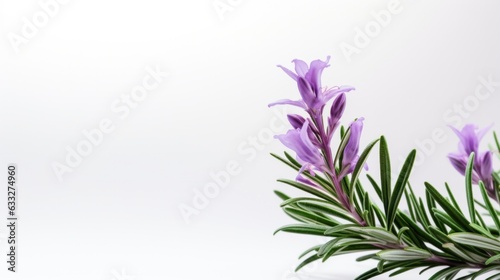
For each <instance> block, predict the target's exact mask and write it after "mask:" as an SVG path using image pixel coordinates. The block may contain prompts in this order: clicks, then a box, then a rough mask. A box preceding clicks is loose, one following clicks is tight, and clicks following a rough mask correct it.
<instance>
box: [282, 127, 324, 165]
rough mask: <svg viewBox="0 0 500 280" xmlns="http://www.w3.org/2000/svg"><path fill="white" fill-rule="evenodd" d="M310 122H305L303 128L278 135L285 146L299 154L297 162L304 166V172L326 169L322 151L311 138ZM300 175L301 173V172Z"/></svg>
mask: <svg viewBox="0 0 500 280" xmlns="http://www.w3.org/2000/svg"><path fill="white" fill-rule="evenodd" d="M309 131H310V128H309V121H308V120H306V121H304V124H303V125H302V127H301V128H296V129H290V130H289V131H288V132H287V133H286V134H282V135H278V136H276V138H278V139H279V140H280V141H281V143H283V145H285V146H286V147H288V148H290V149H292V150H293V151H294V152H295V153H296V154H297V160H298V161H299V162H300V163H302V164H303V167H302V170H301V172H302V171H303V170H304V169H308V170H310V171H312V169H313V168H314V169H317V170H322V169H324V159H323V156H322V155H321V152H320V150H319V149H318V147H317V146H316V145H314V144H313V142H312V141H311V138H310V135H309V134H310V132H309ZM299 173H300V172H299Z"/></svg>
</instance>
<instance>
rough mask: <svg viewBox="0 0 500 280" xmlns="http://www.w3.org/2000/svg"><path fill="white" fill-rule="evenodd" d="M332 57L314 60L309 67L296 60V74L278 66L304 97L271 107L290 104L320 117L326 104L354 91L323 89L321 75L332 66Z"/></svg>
mask: <svg viewBox="0 0 500 280" xmlns="http://www.w3.org/2000/svg"><path fill="white" fill-rule="evenodd" d="M329 60H330V57H329V56H328V57H327V59H326V61H322V60H319V59H318V60H314V61H312V62H311V64H310V65H309V66H308V65H307V63H305V62H304V61H302V60H300V59H294V60H293V61H292V62H293V63H295V73H294V72H293V71H291V70H290V69H287V68H285V67H283V66H281V65H278V67H280V68H281V69H283V71H285V73H286V74H288V76H290V77H291V78H292V79H294V80H295V81H296V82H297V87H298V89H299V93H300V95H301V97H302V99H301V100H297V101H294V100H289V99H283V100H279V101H276V102H274V103H271V104H269V106H274V105H278V104H289V105H293V106H298V107H301V108H303V109H305V110H306V111H308V112H309V113H310V114H313V115H319V114H321V112H322V110H323V107H324V106H325V104H326V103H327V102H328V101H329V100H331V99H332V98H334V97H335V96H337V95H338V94H341V93H344V92H348V91H351V90H353V89H354V88H353V87H350V86H342V87H333V88H329V89H323V88H322V87H321V75H322V73H323V70H324V69H325V68H326V67H328V66H330V65H329V64H328V62H329Z"/></svg>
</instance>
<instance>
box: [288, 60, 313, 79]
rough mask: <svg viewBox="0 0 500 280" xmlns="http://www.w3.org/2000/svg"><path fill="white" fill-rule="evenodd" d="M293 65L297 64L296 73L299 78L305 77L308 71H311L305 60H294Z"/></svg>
mask: <svg viewBox="0 0 500 280" xmlns="http://www.w3.org/2000/svg"><path fill="white" fill-rule="evenodd" d="M292 62H293V63H295V72H296V73H297V75H298V76H299V77H302V78H303V77H305V76H306V73H307V71H309V66H307V63H305V62H304V61H303V60H300V59H294V60H292Z"/></svg>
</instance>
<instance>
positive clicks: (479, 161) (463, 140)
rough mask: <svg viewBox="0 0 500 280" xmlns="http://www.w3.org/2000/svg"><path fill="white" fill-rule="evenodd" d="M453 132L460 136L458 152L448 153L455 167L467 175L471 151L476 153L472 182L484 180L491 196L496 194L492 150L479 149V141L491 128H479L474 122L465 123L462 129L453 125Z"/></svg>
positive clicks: (476, 182)
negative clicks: (481, 150)
mask: <svg viewBox="0 0 500 280" xmlns="http://www.w3.org/2000/svg"><path fill="white" fill-rule="evenodd" d="M451 129H452V130H453V132H455V134H456V135H457V136H458V138H459V139H460V142H459V144H458V152H455V153H450V154H448V158H449V159H450V162H451V164H452V165H453V167H454V168H455V169H456V170H457V171H458V172H460V174H462V175H465V171H466V169H467V161H468V159H469V156H470V154H471V153H474V154H475V158H474V168H473V171H472V182H473V183H475V184H478V183H479V181H483V183H484V185H485V186H486V189H487V190H488V193H489V194H490V196H491V195H492V194H493V195H495V194H494V188H493V178H492V174H493V165H492V159H491V152H490V151H485V152H480V151H479V142H480V141H481V139H482V138H483V136H484V135H485V134H486V132H487V131H488V130H489V129H490V127H487V128H485V129H481V130H478V128H477V127H476V126H474V125H472V124H467V125H465V126H464V127H463V128H462V130H461V131H459V130H458V129H456V128H454V127H451Z"/></svg>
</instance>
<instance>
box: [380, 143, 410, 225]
mask: <svg viewBox="0 0 500 280" xmlns="http://www.w3.org/2000/svg"><path fill="white" fill-rule="evenodd" d="M416 153H417V152H416V150H413V151H411V152H410V154H409V155H408V157H407V158H406V160H405V162H404V164H403V168H401V172H400V173H399V176H398V180H397V181H396V185H395V186H394V191H393V192H392V194H391V198H390V204H389V208H388V212H387V229H388V230H391V228H392V226H393V223H394V219H395V218H396V212H397V210H398V206H399V201H400V200H401V197H402V195H403V192H404V188H405V186H406V183H407V182H408V179H409V177H410V173H411V169H412V167H413V162H414V161H415V155H416Z"/></svg>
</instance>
